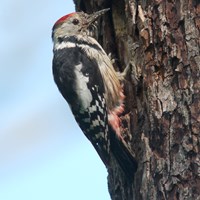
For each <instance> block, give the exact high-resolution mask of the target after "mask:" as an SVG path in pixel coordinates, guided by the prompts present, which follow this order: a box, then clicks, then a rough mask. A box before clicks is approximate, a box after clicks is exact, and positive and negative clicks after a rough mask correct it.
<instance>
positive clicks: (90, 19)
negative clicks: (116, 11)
mask: <svg viewBox="0 0 200 200" xmlns="http://www.w3.org/2000/svg"><path fill="white" fill-rule="evenodd" d="M109 10H110V8H106V9H103V10H99V11H97V12H95V13H93V14H91V15H88V18H87V22H88V25H91V24H92V23H93V22H95V21H96V20H97V19H98V18H99V17H100V16H102V15H104V14H105V13H106V12H107V11H109Z"/></svg>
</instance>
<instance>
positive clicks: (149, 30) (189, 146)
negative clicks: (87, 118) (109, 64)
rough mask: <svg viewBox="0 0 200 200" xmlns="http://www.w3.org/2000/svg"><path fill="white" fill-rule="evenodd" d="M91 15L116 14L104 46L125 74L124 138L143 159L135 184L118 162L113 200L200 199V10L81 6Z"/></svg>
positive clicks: (104, 27) (193, 4) (109, 0)
mask: <svg viewBox="0 0 200 200" xmlns="http://www.w3.org/2000/svg"><path fill="white" fill-rule="evenodd" d="M74 2H75V4H76V9H77V10H78V11H80V10H82V11H84V12H87V13H92V12H94V11H97V10H100V9H103V8H107V7H109V8H111V11H110V13H109V14H107V15H105V17H104V18H103V21H102V22H101V23H100V24H101V25H100V26H99V29H98V41H99V42H100V43H101V44H102V46H103V47H104V49H105V50H106V52H107V53H111V55H112V57H113V58H114V59H115V67H116V69H118V70H119V71H122V70H123V69H124V68H125V66H126V65H128V64H130V65H131V66H132V72H131V73H130V74H129V77H128V81H127V83H126V84H125V93H126V110H125V112H124V114H123V116H122V117H121V118H122V122H123V132H124V137H125V140H126V141H127V143H128V144H129V145H130V147H131V149H132V151H133V152H134V154H135V156H136V159H137V160H138V165H139V168H138V171H137V173H136V174H135V177H134V180H133V182H130V181H129V180H127V179H126V178H125V177H124V175H123V174H122V173H121V172H120V171H119V169H118V166H117V164H116V163H115V162H114V161H113V165H112V168H111V169H109V170H108V173H109V175H108V186H109V192H110V195H111V198H112V200H132V199H133V200H148V199H149V200H154V199H155V200H168V199H169V200H196V199H197V200H198V199H200V50H199V46H200V3H199V1H194V0H193V1H192V0H178V1H175V0H168V1H162V0H157V1H142V0H141V1H134V0H87V1H84V0H75V1H74Z"/></svg>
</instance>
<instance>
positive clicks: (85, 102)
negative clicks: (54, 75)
mask: <svg viewBox="0 0 200 200" xmlns="http://www.w3.org/2000/svg"><path fill="white" fill-rule="evenodd" d="M82 67H83V66H82V64H79V65H76V66H75V70H74V72H75V76H76V91H77V94H78V97H79V98H80V102H81V104H82V105H81V107H82V108H83V110H85V109H87V108H88V107H90V103H91V101H92V94H91V92H90V90H89V89H88V86H87V83H88V82H89V77H87V76H84V75H83V73H82V72H81V69H82Z"/></svg>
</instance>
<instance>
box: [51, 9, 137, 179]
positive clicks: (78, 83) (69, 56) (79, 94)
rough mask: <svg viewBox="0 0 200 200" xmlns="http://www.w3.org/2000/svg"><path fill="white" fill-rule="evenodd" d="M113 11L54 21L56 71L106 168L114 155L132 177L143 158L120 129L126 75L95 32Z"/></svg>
mask: <svg viewBox="0 0 200 200" xmlns="http://www.w3.org/2000/svg"><path fill="white" fill-rule="evenodd" d="M108 10H109V9H104V10H100V11H97V12H95V13H93V14H86V13H84V12H74V13H70V14H68V15H65V16H63V17H61V18H60V19H59V20H58V21H57V22H56V23H55V24H54V26H53V29H52V40H53V43H54V47H53V53H54V57H53V76H54V80H55V83H56V85H57V87H58V89H59V91H60V93H61V94H62V96H63V97H64V98H65V100H66V101H67V102H68V104H69V107H70V108H71V111H72V113H73V115H74V117H75V120H76V121H77V123H78V124H79V126H80V128H81V129H82V131H83V133H84V134H85V136H86V137H87V138H88V139H89V141H90V142H91V143H92V145H93V146H94V148H95V149H96V151H97V153H98V154H99V156H100V158H101V159H102V161H103V162H104V164H105V165H106V167H107V168H109V166H110V158H111V155H113V156H114V157H115V159H116V160H117V162H118V163H119V165H120V166H121V168H122V170H123V171H124V173H125V174H127V175H130V176H132V175H133V174H134V173H135V171H136V168H137V163H136V160H135V159H134V157H133V156H132V154H131V152H130V150H129V149H128V147H127V144H126V142H125V141H124V139H123V137H122V135H121V134H120V118H119V115H120V114H121V113H122V112H123V110H124V104H123V101H124V98H125V96H124V92H123V86H122V80H121V78H119V76H118V73H117V72H116V71H115V70H114V68H113V65H112V61H111V59H110V58H109V56H108V55H107V54H106V52H105V51H104V49H103V48H102V46H101V45H100V44H99V43H98V42H97V41H96V40H95V39H94V38H93V37H92V36H91V27H92V26H94V23H95V21H97V19H98V18H99V17H100V16H102V15H103V14H104V13H106V12H107V11H108Z"/></svg>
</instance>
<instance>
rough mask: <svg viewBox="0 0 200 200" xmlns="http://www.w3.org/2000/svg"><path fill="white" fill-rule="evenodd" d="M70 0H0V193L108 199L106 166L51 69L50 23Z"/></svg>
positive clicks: (3, 196)
mask: <svg viewBox="0 0 200 200" xmlns="http://www.w3.org/2000/svg"><path fill="white" fill-rule="evenodd" d="M73 11H74V5H73V2H72V0H71V1H69V0H68V1H63V0H59V1H47V0H43V1H39V0H35V1H32V2H31V1H25V0H18V1H13V0H7V1H5V2H1V7H0V26H1V32H0V46H1V48H0V200H79V199H85V200H109V199H110V197H109V194H108V191H107V172H106V169H105V167H104V166H103V164H102V162H101V160H100V159H99V158H98V156H97V154H96V152H95V150H94V149H93V147H92V146H91V144H90V143H89V141H88V140H87V139H86V138H85V136H84V135H83V134H82V132H81V131H80V129H79V128H78V126H77V124H76V123H75V121H74V119H73V117H72V114H71V112H70V110H69V108H68V105H67V103H66V102H65V101H64V99H63V98H62V96H61V95H60V94H59V92H58V90H57V88H56V86H55V84H54V82H53V77H52V70H51V62H52V42H51V28H52V26H53V24H54V22H55V21H56V20H57V19H58V18H60V17H61V16H62V15H65V14H67V13H70V12H73Z"/></svg>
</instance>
